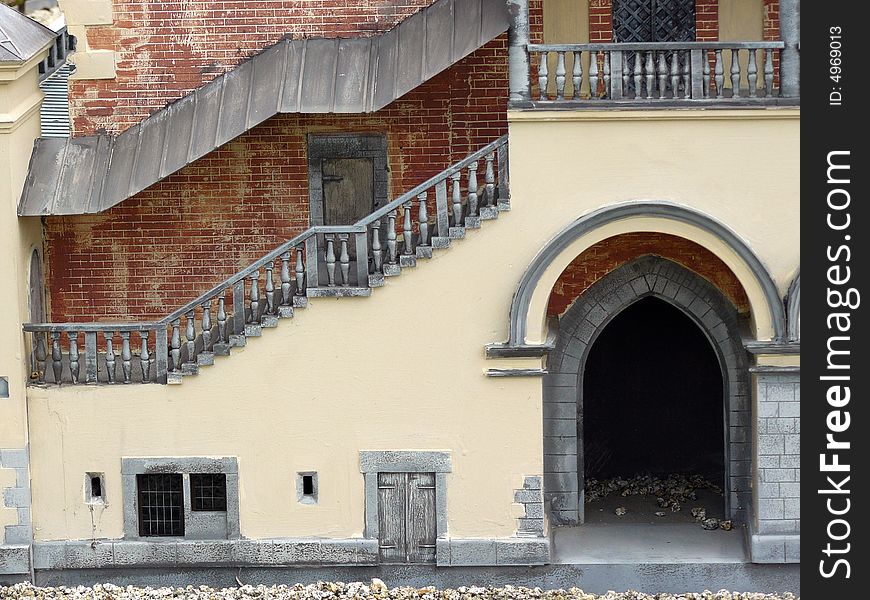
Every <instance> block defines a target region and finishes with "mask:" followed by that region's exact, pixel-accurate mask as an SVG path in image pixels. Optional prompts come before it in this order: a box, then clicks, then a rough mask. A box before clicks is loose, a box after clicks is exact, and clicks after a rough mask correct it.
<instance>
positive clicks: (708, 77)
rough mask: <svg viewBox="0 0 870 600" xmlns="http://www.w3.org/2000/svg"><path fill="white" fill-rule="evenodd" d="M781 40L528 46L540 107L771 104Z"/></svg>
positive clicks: (775, 90)
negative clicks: (610, 103) (608, 103)
mask: <svg viewBox="0 0 870 600" xmlns="http://www.w3.org/2000/svg"><path fill="white" fill-rule="evenodd" d="M784 46H785V45H784V44H783V42H679V43H678V42H656V43H634V44H617V43H608V44H546V45H542V44H529V45H528V52H529V58H530V60H529V62H530V67H531V69H532V72H533V73H534V75H535V76H536V77H535V78H534V79H533V81H536V82H537V86H533V87H532V100H534V101H536V102H544V103H554V104H555V103H562V102H588V103H600V102H601V101H608V100H611V101H621V102H632V103H634V102H644V103H649V102H661V101H670V102H687V101H692V102H696V101H698V102H705V101H706V102H711V101H715V102H723V101H724V102H729V101H731V102H738V103H740V104H746V103H756V102H757V103H760V104H769V103H776V102H777V101H778V100H779V99H780V98H781V97H782V96H781V89H780V87H779V85H778V82H777V80H776V75H777V66H778V65H779V62H780V53H781V51H782V49H783V48H784Z"/></svg>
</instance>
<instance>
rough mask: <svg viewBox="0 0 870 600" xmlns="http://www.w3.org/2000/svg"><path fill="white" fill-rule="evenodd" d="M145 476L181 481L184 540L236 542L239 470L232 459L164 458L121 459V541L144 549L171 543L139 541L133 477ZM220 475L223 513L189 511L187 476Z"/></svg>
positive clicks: (136, 502)
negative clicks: (224, 496) (223, 487)
mask: <svg viewBox="0 0 870 600" xmlns="http://www.w3.org/2000/svg"><path fill="white" fill-rule="evenodd" d="M146 473H181V474H182V476H183V478H184V537H183V538H179V539H185V540H214V539H238V538H239V537H240V535H241V533H240V529H239V467H238V460H237V459H236V457H234V456H222V457H203V456H168V457H124V458H122V459H121V478H122V482H121V485H122V489H123V499H124V538H125V539H126V540H132V541H140V542H143V543H145V544H146V545H155V544H165V543H173V542H167V541H166V540H167V538H140V537H139V517H138V495H137V493H136V475H140V474H146ZM191 473H224V474H225V475H226V479H227V510H226V512H222V511H221V512H202V511H193V510H191V503H190V499H191V494H190V474H191Z"/></svg>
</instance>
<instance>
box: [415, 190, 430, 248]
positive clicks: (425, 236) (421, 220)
mask: <svg viewBox="0 0 870 600" xmlns="http://www.w3.org/2000/svg"><path fill="white" fill-rule="evenodd" d="M426 196H427V193H426V192H422V193H420V194H417V202H419V204H420V206H419V212H418V213H417V223H418V224H419V226H420V240H419V242H418V244H417V245H418V246H428V245H429V213H428V211H427V208H426Z"/></svg>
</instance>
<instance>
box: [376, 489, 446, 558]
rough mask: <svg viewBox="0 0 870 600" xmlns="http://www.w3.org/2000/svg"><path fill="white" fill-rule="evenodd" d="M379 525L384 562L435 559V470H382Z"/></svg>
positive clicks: (380, 545) (380, 549) (379, 491)
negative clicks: (408, 471) (430, 471)
mask: <svg viewBox="0 0 870 600" xmlns="http://www.w3.org/2000/svg"><path fill="white" fill-rule="evenodd" d="M378 529H379V535H378V547H379V557H380V560H381V562H385V563H424V562H434V561H435V538H436V537H437V529H436V524H435V475H434V473H379V474H378Z"/></svg>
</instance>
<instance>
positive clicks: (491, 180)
mask: <svg viewBox="0 0 870 600" xmlns="http://www.w3.org/2000/svg"><path fill="white" fill-rule="evenodd" d="M483 194H484V196H485V198H486V206H488V207H489V206H493V205H494V204H495V152H490V153H489V154H487V155H486V170H485V171H484V175H483Z"/></svg>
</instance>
